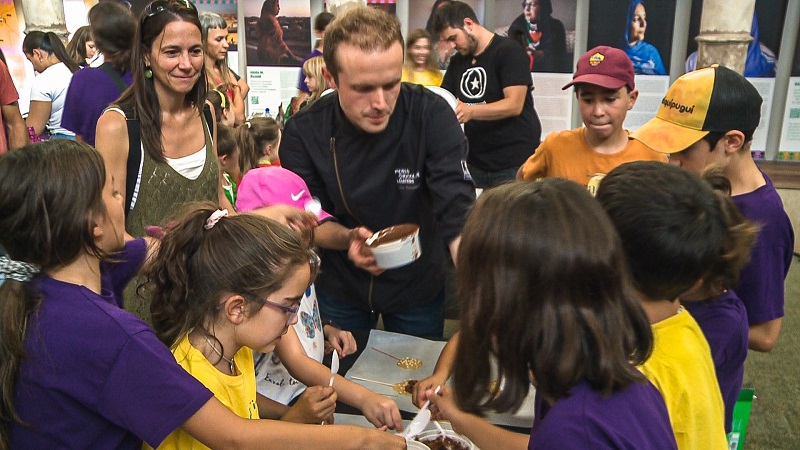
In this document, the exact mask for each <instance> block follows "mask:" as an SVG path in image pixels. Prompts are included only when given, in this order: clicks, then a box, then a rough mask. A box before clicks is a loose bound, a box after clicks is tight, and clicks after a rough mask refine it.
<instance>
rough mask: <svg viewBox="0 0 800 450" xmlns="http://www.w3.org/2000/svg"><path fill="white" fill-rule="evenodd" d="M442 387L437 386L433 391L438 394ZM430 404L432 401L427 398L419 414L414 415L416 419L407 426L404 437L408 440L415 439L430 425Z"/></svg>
mask: <svg viewBox="0 0 800 450" xmlns="http://www.w3.org/2000/svg"><path fill="white" fill-rule="evenodd" d="M441 389H442V387H441V386H437V387H436V390H435V391H433V392H434V394H438V393H439V391H440V390H441ZM430 406H431V401H430V400H426V401H425V403H423V405H422V408H421V409H420V410H419V412H418V413H417V415H416V416H414V419H413V420H412V421H411V423H410V424H408V428H406V431H405V433H403V437H404V438H406V440H407V441H409V440H411V439H414V437H415V436H416V435H418V434H420V433H422V430H424V429H425V427H427V426H428V423H429V422H430V421H431V410H430V409H428V408H429V407H430Z"/></svg>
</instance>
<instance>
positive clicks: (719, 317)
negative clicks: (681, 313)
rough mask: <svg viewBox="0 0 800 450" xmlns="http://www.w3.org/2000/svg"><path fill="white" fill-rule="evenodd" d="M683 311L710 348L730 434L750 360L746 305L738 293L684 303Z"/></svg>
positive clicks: (729, 291) (729, 292) (726, 293)
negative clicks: (692, 319) (692, 320)
mask: <svg viewBox="0 0 800 450" xmlns="http://www.w3.org/2000/svg"><path fill="white" fill-rule="evenodd" d="M682 304H683V307H684V308H686V309H687V310H688V311H689V313H690V314H691V315H692V317H694V320H696V321H697V324H698V325H700V329H701V330H703V334H704V335H705V337H706V340H707V341H708V346H709V347H711V357H712V359H714V369H715V370H716V372H717V381H718V382H719V389H720V391H721V392H722V400H723V401H724V402H725V432H726V433H729V432H730V431H731V425H732V421H733V407H734V405H736V400H737V399H738V398H739V391H740V390H741V389H742V380H743V379H744V360H745V359H746V358H747V337H748V334H749V327H748V323H747V311H746V310H745V308H744V303H742V301H741V300H740V299H739V297H738V296H737V295H736V293H735V292H733V291H732V290H728V291H727V292H725V293H723V294H721V295H719V296H717V297H713V298H711V299H708V300H705V301H702V302H684V303H682Z"/></svg>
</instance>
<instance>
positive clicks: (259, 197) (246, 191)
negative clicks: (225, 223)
mask: <svg viewBox="0 0 800 450" xmlns="http://www.w3.org/2000/svg"><path fill="white" fill-rule="evenodd" d="M309 201H311V193H309V192H308V186H306V182H305V181H303V179H302V178H300V177H299V176H298V175H297V174H296V173H294V172H292V171H290V170H287V169H284V168H283V167H278V166H267V167H259V168H257V169H251V170H250V171H248V172H247V173H246V174H245V175H244V177H243V178H242V181H241V182H240V183H239V187H238V189H237V191H236V210H237V211H240V212H248V211H252V210H254V209H258V208H261V207H264V206H272V205H291V206H294V207H295V208H297V209H305V206H306V203H308V202H309ZM330 217H331V215H330V214H328V213H327V212H325V211H320V213H319V220H325V219H328V218H330Z"/></svg>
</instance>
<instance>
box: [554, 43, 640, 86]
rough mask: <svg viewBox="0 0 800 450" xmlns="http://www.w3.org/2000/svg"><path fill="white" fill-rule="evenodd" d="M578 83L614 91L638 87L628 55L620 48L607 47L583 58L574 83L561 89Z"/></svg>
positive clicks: (591, 51)
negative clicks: (623, 87)
mask: <svg viewBox="0 0 800 450" xmlns="http://www.w3.org/2000/svg"><path fill="white" fill-rule="evenodd" d="M578 83H587V84H594V85H596V86H600V87H604V88H606V89H614V90H616V89H619V88H621V87H622V86H626V85H627V86H628V87H629V88H631V90H633V89H634V88H635V87H636V82H635V80H634V76H633V63H632V62H631V60H630V58H628V55H626V54H625V52H623V51H622V50H620V49H618V48H614V47H607V46H605V45H601V46H599V47H595V48H593V49H591V50H589V51H588V52H586V53H584V54H583V56H581V59H579V60H578V66H577V68H576V69H575V74H574V75H573V76H572V81H570V82H569V83H568V84H567V85H566V86H564V87H563V88H561V89H566V88H568V87H570V86H572V85H575V84H578Z"/></svg>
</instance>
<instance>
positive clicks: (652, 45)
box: [587, 0, 676, 75]
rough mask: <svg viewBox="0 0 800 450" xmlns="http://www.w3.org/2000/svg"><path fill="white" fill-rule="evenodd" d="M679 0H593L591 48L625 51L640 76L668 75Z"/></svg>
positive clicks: (590, 9)
mask: <svg viewBox="0 0 800 450" xmlns="http://www.w3.org/2000/svg"><path fill="white" fill-rule="evenodd" d="M675 3H676V0H629V1H620V0H593V1H592V2H591V3H590V5H589V25H590V26H589V37H588V44H587V48H593V47H595V46H598V45H608V46H611V47H617V48H619V49H622V50H623V51H625V53H626V54H627V55H628V57H629V58H630V59H631V62H632V63H633V70H634V72H635V73H636V74H637V75H667V70H668V69H667V68H668V67H669V64H670V52H671V51H672V32H673V25H674V21H675Z"/></svg>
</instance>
